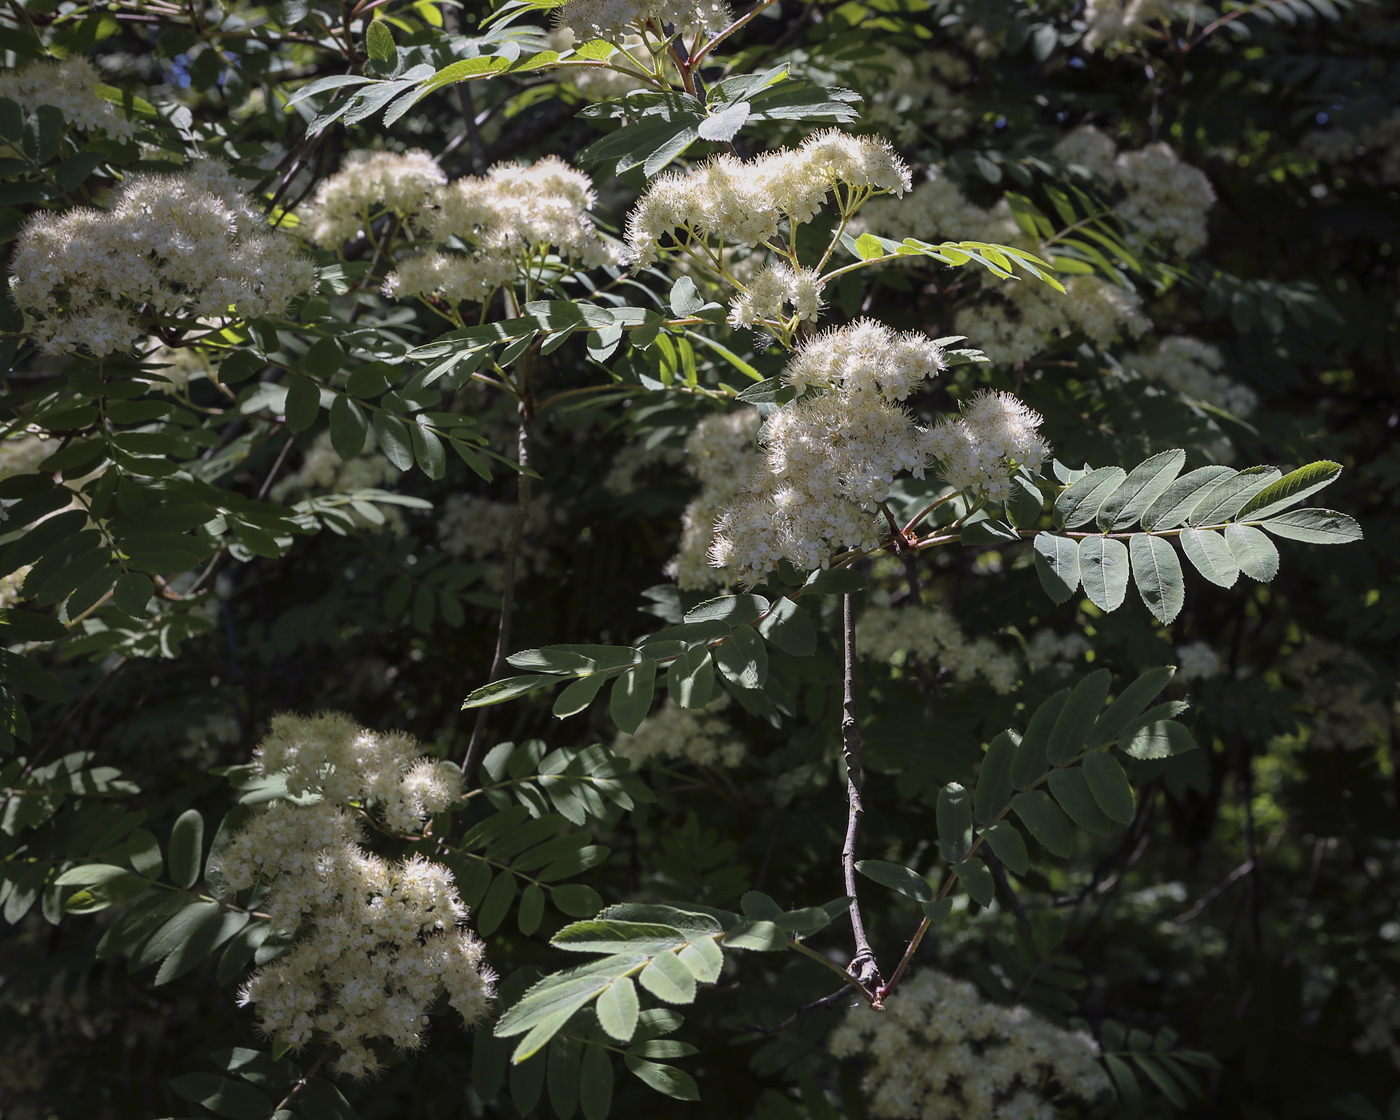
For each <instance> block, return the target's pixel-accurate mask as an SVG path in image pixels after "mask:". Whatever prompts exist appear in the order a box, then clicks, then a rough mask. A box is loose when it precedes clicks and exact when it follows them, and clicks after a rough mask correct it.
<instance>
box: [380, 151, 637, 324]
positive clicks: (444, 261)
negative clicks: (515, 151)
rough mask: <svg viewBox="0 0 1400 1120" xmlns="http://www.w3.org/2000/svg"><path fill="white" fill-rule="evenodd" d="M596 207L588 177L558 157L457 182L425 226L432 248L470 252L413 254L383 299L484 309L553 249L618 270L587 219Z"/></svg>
mask: <svg viewBox="0 0 1400 1120" xmlns="http://www.w3.org/2000/svg"><path fill="white" fill-rule="evenodd" d="M596 201H597V195H596V194H594V191H593V184H592V181H591V180H590V179H589V178H588V176H587V175H584V174H583V173H582V172H581V171H576V170H574V169H573V168H572V167H570V166H569V165H568V164H567V163H565V162H564V161H563V160H561V159H558V158H557V157H555V156H546V157H545V158H544V159H542V160H540V161H539V162H538V163H535V164H532V165H531V166H529V167H526V166H524V165H522V164H518V163H502V164H497V165H496V166H495V167H493V168H491V170H490V171H488V172H487V173H486V174H485V175H484V176H480V177H468V178H464V179H457V180H455V181H454V182H452V183H449V184H448V185H447V186H445V187H440V188H438V189H436V190H434V191H433V192H432V193H431V194H430V195H429V198H428V202H429V204H430V208H428V209H425V210H424V211H423V212H422V213H421V214H420V215H419V221H420V222H421V224H422V226H423V228H424V229H425V230H426V231H427V234H428V236H429V237H430V238H431V240H433V241H436V242H439V243H445V242H448V241H451V240H454V239H455V240H459V241H461V242H463V243H465V244H466V245H468V246H469V251H468V252H465V253H462V252H455V251H453V252H444V251H440V250H429V251H426V252H420V253H415V254H413V255H412V256H409V257H407V258H405V259H404V260H401V261H400V262H399V264H398V268H397V270H396V271H395V272H393V273H391V274H390V276H389V277H388V279H387V280H385V282H384V292H385V294H386V295H388V296H390V297H394V298H405V297H408V296H416V295H422V296H427V295H439V294H440V295H442V296H443V297H444V298H445V299H447V300H448V301H450V302H452V303H460V302H463V301H471V302H479V301H481V300H485V299H487V298H489V296H490V295H491V293H492V292H493V291H495V290H496V289H497V288H499V287H501V286H503V285H505V284H510V283H512V282H513V281H514V280H516V279H517V278H518V277H519V276H521V275H522V274H523V273H524V271H525V270H526V269H527V268H528V267H529V262H530V261H531V259H533V258H534V257H536V256H538V255H540V254H542V253H545V252H547V251H549V250H551V249H552V250H553V251H554V252H556V253H558V255H559V256H560V257H562V258H563V259H565V260H567V261H571V262H574V263H577V264H580V265H582V266H583V267H585V268H597V267H599V266H600V265H604V264H610V263H614V262H615V260H616V257H615V255H614V252H613V250H612V247H611V246H610V245H609V244H608V243H607V242H606V241H604V240H603V239H602V238H601V237H599V235H598V229H597V227H596V226H595V225H594V224H593V219H592V218H590V217H589V216H588V209H589V207H591V206H592V205H593V204H594V203H595V202H596Z"/></svg>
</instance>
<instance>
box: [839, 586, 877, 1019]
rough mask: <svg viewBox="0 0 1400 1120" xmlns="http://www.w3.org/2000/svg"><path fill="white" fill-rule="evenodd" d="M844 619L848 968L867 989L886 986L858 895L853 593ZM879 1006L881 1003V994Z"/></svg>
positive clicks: (857, 737)
mask: <svg viewBox="0 0 1400 1120" xmlns="http://www.w3.org/2000/svg"><path fill="white" fill-rule="evenodd" d="M842 600H843V605H844V618H843V623H842V644H843V646H844V651H845V664H844V671H843V676H844V693H843V698H842V703H841V751H842V753H843V754H844V755H845V758H846V802H847V806H848V809H847V813H846V843H845V845H844V846H843V847H842V849H841V870H842V872H843V873H844V875H845V880H846V895H847V897H849V898H850V900H851V932H852V933H853V934H854V935H855V941H856V955H855V956H854V957H853V958H852V959H851V964H850V968H849V969H848V970H847V971H849V972H850V974H851V975H852V976H854V977H855V978H856V979H857V980H858V981H860V983H861V985H862V986H863V987H865V988H867V989H876V988H880V987H883V986H884V979H883V977H881V975H880V966H879V965H877V964H876V963H875V954H874V953H873V952H871V951H870V941H869V939H868V938H867V937H866V936H865V923H864V922H863V921H862V920H861V916H860V902H859V901H858V900H857V898H856V834H857V833H858V832H859V831H860V818H861V816H862V814H863V813H864V812H865V809H864V807H863V806H862V805H861V800H860V728H859V726H858V725H857V723H856V622H855V610H854V608H853V606H852V604H851V597H850V595H844V596H842ZM874 1006H875V1007H877V1008H878V1007H879V1006H880V1001H879V998H878V996H877V997H876V1000H875V1003H874Z"/></svg>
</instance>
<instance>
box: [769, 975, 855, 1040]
mask: <svg viewBox="0 0 1400 1120" xmlns="http://www.w3.org/2000/svg"><path fill="white" fill-rule="evenodd" d="M851 997H852V992H851V989H850V988H849V987H847V986H846V985H844V984H843V985H842V986H841V987H839V988H837V989H836V991H834V992H832V993H831V994H830V995H829V996H822V998H821V999H814V1000H813V1001H812V1002H811V1003H807V1004H803V1006H801V1007H799V1008H798V1009H797V1010H796V1011H794V1012H793V1013H792V1014H791V1015H789V1016H788V1017H787V1018H786V1019H784V1020H783V1021H782V1022H781V1023H779V1024H778V1025H777V1026H776V1027H760V1026H758V1025H757V1024H756V1023H745V1024H743V1029H744V1030H746V1031H753V1033H754V1034H782V1033H783V1031H785V1030H787V1029H788V1027H790V1026H792V1025H793V1023H795V1022H797V1020H798V1019H800V1018H802V1017H803V1016H804V1015H810V1014H811V1013H812V1012H813V1011H820V1010H821V1009H822V1008H823V1007H830V1006H831V1005H832V1004H833V1003H839V1002H840V1001H841V999H842V998H851Z"/></svg>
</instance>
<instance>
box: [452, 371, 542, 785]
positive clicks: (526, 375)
mask: <svg viewBox="0 0 1400 1120" xmlns="http://www.w3.org/2000/svg"><path fill="white" fill-rule="evenodd" d="M533 360H534V350H527V351H525V353H523V354H521V355H520V359H519V361H518V363H517V369H518V370H519V374H520V427H519V429H518V431H517V433H516V462H518V463H519V464H520V473H519V474H518V475H517V476H516V483H517V486H518V489H517V491H516V502H515V521H514V522H513V523H512V524H511V527H510V541H509V543H508V544H507V545H506V564H505V574H504V576H503V587H502V588H501V619H500V623H499V624H498V625H497V627H496V652H495V654H494V655H493V656H492V658H491V672H490V673H489V674H488V676H487V680H488V681H494V680H496V679H497V678H498V677H499V676H500V674H501V669H502V668H503V667H504V666H505V663H506V650H507V649H508V648H509V645H510V624H511V616H512V614H513V613H514V607H515V573H516V568H517V567H518V565H517V560H518V559H519V557H520V542H521V540H522V539H523V538H524V536H525V519H526V518H527V517H528V516H529V514H530V495H531V492H532V487H531V485H530V475H529V474H528V471H529V469H530V438H531V433H532V429H533V427H534V419H535V406H534V397H533V389H532V387H531V377H530V374H531V368H532V364H533ZM489 710H490V709H489V708H485V707H483V708H481V709H479V710H478V711H477V713H476V723H475V724H473V725H472V737H471V742H469V743H468V744H467V753H466V756H465V757H464V758H463V759H462V773H463V774H464V775H465V776H466V778H467V781H468V782H470V781H471V775H472V771H473V770H474V769H475V767H476V763H477V760H478V758H479V757H480V756H481V746H482V742H483V740H484V737H485V732H486V714H487V712H488V711H489Z"/></svg>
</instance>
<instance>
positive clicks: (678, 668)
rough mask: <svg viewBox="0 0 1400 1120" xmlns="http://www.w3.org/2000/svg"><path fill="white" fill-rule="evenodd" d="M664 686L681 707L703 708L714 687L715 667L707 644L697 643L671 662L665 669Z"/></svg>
mask: <svg viewBox="0 0 1400 1120" xmlns="http://www.w3.org/2000/svg"><path fill="white" fill-rule="evenodd" d="M666 687H667V689H668V690H669V691H670V693H671V699H673V700H674V701H675V702H676V703H677V704H679V705H680V706H681V707H682V708H703V707H704V706H705V705H706V704H708V703H709V702H710V697H711V696H712V695H713V694H714V688H715V667H714V663H713V662H712V661H711V660H710V651H709V648H708V647H707V646H704V645H697V646H692V647H691V648H690V649H688V650H686V652H685V653H684V654H683V655H682V656H681V657H680V658H678V659H677V660H676V661H674V662H672V663H671V667H670V669H668V670H667V671H666Z"/></svg>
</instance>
